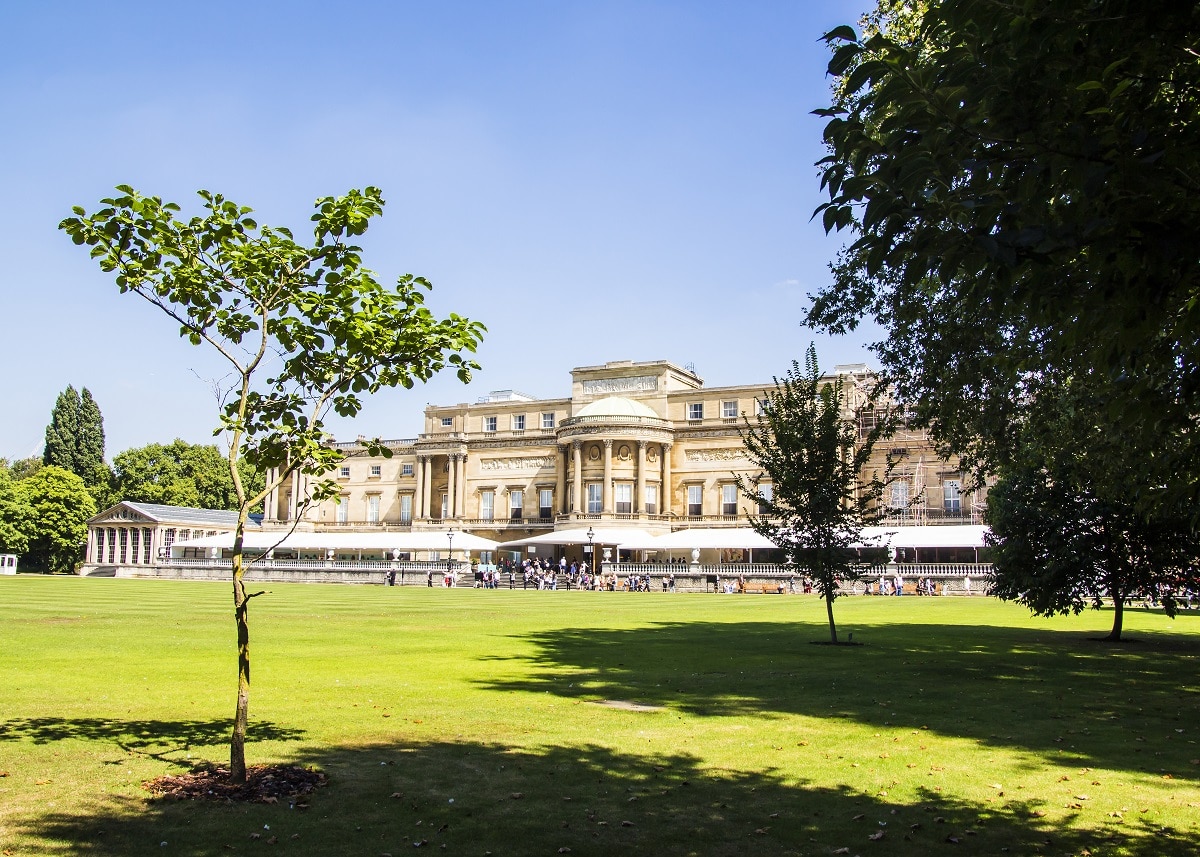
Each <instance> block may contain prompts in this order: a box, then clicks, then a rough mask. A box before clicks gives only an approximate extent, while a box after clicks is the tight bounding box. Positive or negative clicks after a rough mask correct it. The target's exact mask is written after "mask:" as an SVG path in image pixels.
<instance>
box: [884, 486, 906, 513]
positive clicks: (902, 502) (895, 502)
mask: <svg viewBox="0 0 1200 857" xmlns="http://www.w3.org/2000/svg"><path fill="white" fill-rule="evenodd" d="M888 505H889V506H890V507H891V508H893V509H898V510H903V509H907V508H908V483H907V482H904V481H901V482H893V483H892V490H891V497H890V498H889V500H888Z"/></svg>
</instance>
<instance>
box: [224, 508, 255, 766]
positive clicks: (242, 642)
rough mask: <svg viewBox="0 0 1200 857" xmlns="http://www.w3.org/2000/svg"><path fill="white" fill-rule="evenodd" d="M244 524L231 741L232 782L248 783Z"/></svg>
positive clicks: (238, 543)
mask: <svg viewBox="0 0 1200 857" xmlns="http://www.w3.org/2000/svg"><path fill="white" fill-rule="evenodd" d="M243 532H244V521H242V520H239V521H238V527H237V532H236V534H235V536H234V542H233V616H234V622H235V623H236V624H237V638H238V690H237V710H236V712H235V713H234V715H233V735H231V736H230V739H229V779H230V780H231V781H232V782H234V783H244V782H246V723H247V721H248V720H249V714H250V622H249V618H250V616H249V608H250V600H249V598H248V597H247V596H246V584H245V582H244V581H243V580H242V575H243V574H244V573H245V569H244V567H243V565H242V536H243Z"/></svg>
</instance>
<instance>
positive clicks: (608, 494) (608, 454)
mask: <svg viewBox="0 0 1200 857" xmlns="http://www.w3.org/2000/svg"><path fill="white" fill-rule="evenodd" d="M612 445H613V442H612V440H611V439H606V440H605V441H604V484H603V485H602V486H600V496H602V497H603V498H604V502H603V505H602V506H601V508H602V509H603V510H604V514H606V515H608V514H611V513H612V510H613V505H612V494H613V490H612Z"/></svg>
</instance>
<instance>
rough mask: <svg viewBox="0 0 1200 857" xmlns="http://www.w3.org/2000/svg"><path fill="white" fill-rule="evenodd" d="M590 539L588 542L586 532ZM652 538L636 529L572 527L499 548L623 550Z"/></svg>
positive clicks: (639, 545) (518, 540) (503, 544)
mask: <svg viewBox="0 0 1200 857" xmlns="http://www.w3.org/2000/svg"><path fill="white" fill-rule="evenodd" d="M589 529H590V530H591V532H592V539H591V541H590V542H589V540H588V536H587V534H588V530H589ZM653 540H654V537H653V536H651V535H650V534H649V533H648V532H646V531H645V530H640V529H637V528H636V527H590V528H588V527H572V528H570V529H566V530H555V531H554V532H552V533H542V534H541V535H540V536H530V537H529V538H527V539H514V540H513V541H511V542H501V543H500V545H499V547H502V548H517V547H523V546H525V545H586V544H594V545H596V546H600V545H617V546H619V547H623V548H632V547H641V546H642V543H643V542H647V541H653Z"/></svg>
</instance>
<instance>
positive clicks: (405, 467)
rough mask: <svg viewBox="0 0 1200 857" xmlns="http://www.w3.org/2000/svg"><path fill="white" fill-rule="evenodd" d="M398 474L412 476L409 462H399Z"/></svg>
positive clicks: (411, 467)
mask: <svg viewBox="0 0 1200 857" xmlns="http://www.w3.org/2000/svg"><path fill="white" fill-rule="evenodd" d="M400 475H401V476H412V475H413V466H412V465H411V464H401V465H400Z"/></svg>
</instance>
